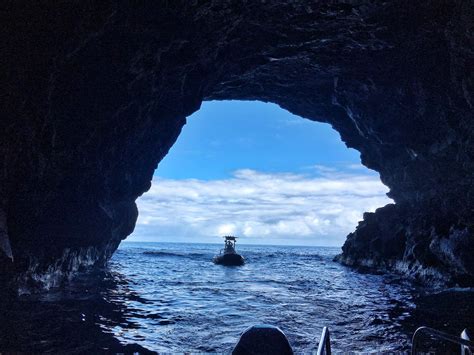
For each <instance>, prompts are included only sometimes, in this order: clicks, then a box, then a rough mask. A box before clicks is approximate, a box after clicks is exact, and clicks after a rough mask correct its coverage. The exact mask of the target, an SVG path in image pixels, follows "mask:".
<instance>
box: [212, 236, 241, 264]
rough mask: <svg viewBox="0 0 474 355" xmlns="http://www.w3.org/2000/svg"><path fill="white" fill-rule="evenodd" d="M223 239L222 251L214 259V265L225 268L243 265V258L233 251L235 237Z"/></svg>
mask: <svg viewBox="0 0 474 355" xmlns="http://www.w3.org/2000/svg"><path fill="white" fill-rule="evenodd" d="M224 239H225V241H224V249H221V251H220V252H219V254H218V255H216V256H215V257H214V259H213V261H214V264H219V265H226V266H238V265H243V264H244V263H245V259H244V257H243V256H242V255H240V254H238V253H237V252H236V251H235V242H236V240H237V237H234V236H231V235H226V236H224Z"/></svg>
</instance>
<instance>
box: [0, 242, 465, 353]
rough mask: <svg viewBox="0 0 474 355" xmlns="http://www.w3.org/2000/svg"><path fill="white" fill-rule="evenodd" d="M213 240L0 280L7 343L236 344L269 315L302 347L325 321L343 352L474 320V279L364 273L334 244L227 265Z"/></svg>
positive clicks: (136, 250) (84, 348) (401, 345)
mask: <svg viewBox="0 0 474 355" xmlns="http://www.w3.org/2000/svg"><path fill="white" fill-rule="evenodd" d="M212 248H213V246H206V245H201V246H199V245H197V246H196V245H193V246H182V245H177V244H174V245H172V244H170V245H162V244H161V245H158V246H157V245H151V246H150V245H138V246H134V247H124V248H122V249H121V250H119V251H118V253H117V254H116V255H115V256H114V258H113V260H112V262H111V263H110V265H109V270H105V271H101V272H97V273H95V274H89V275H83V276H81V277H78V278H77V279H76V280H75V281H74V282H72V283H71V284H70V285H68V287H66V288H64V289H62V290H55V291H52V292H51V291H50V292H48V293H45V294H40V295H31V296H22V297H16V296H14V295H13V294H8V293H7V292H6V291H3V294H2V295H1V296H2V297H1V298H0V332H1V333H0V349H2V350H4V351H22V352H32V351H35V352H48V351H50V352H73V351H74V352H79V353H81V352H89V353H91V352H103V351H109V352H132V351H136V350H140V351H141V352H146V350H145V348H146V349H150V350H154V351H159V352H183V351H191V352H229V351H230V350H231V349H232V347H233V345H234V344H235V342H236V341H237V339H238V336H239V334H240V333H241V332H242V331H243V330H245V329H246V328H247V327H248V326H250V325H254V324H258V323H270V324H274V325H276V326H279V327H280V328H281V329H283V330H284V332H285V333H286V334H287V336H288V338H289V340H290V343H291V344H292V346H293V347H294V349H295V350H296V351H300V352H303V351H304V352H308V351H314V350H315V349H316V347H317V339H318V337H319V334H320V333H321V329H322V327H323V326H325V325H327V326H329V327H330V329H331V336H332V339H333V347H334V349H335V350H336V351H373V350H377V351H407V350H409V347H410V337H411V334H412V333H413V331H414V330H415V329H416V328H417V327H418V326H420V325H428V326H431V327H434V328H437V329H440V330H446V331H449V332H450V333H452V334H459V333H460V331H461V330H462V329H463V328H464V327H469V326H470V327H473V326H474V317H473V316H472V315H473V314H474V297H473V295H474V292H473V291H472V290H471V291H469V290H463V291H449V292H442V293H436V292H434V291H433V290H427V289H426V288H421V287H419V286H417V285H414V284H411V283H410V282H407V281H404V280H402V279H400V278H398V277H395V276H390V275H372V274H361V273H358V272H355V271H354V270H352V269H349V268H346V267H343V266H341V265H339V264H337V263H334V262H332V257H333V255H334V253H335V252H337V250H331V249H324V248H313V249H307V248H306V249H298V248H291V247H263V248H262V247H244V246H241V248H240V250H241V251H242V253H243V254H244V255H245V256H246V259H247V260H248V263H247V265H245V266H244V267H238V268H226V267H221V266H215V265H213V264H212V263H211V262H210V260H211V259H212V255H213V251H214V250H213V249H212ZM127 344H128V345H127ZM445 349H446V351H451V350H452V349H449V348H445Z"/></svg>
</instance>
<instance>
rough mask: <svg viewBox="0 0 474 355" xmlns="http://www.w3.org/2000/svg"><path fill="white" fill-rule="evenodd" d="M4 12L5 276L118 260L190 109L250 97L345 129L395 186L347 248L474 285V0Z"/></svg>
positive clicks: (103, 5) (295, 0)
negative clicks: (389, 201)
mask: <svg viewBox="0 0 474 355" xmlns="http://www.w3.org/2000/svg"><path fill="white" fill-rule="evenodd" d="M2 7H3V10H2V11H1V12H0V20H1V23H2V33H1V35H0V36H1V43H2V56H1V57H0V63H1V67H2V71H1V74H0V75H1V78H2V84H3V85H2V89H1V90H2V93H1V97H2V99H3V100H2V101H3V107H2V119H1V128H2V129H1V130H0V154H1V155H0V156H1V158H0V159H1V160H0V201H2V206H3V207H2V208H3V209H4V211H5V214H6V218H7V221H8V236H9V240H10V244H11V249H12V254H13V256H14V258H15V259H14V260H15V261H14V263H13V266H12V263H11V262H9V263H7V262H6V261H5V262H4V261H3V259H2V261H1V262H0V264H1V269H2V270H1V271H2V275H6V274H9V275H12V276H18V275H21V276H22V277H23V276H25V275H29V277H28V279H33V280H34V279H37V280H44V279H45V278H46V279H48V278H47V277H46V276H45V275H46V274H48V275H51V274H53V275H64V274H67V273H69V272H71V271H75V270H79V269H81V268H82V267H87V266H90V265H102V264H103V263H104V262H105V261H106V260H107V258H108V257H110V255H112V253H113V251H114V250H115V249H116V248H117V246H118V244H119V243H120V241H121V240H122V239H123V238H125V237H126V236H127V235H128V234H129V233H131V231H132V230H133V227H134V224H135V220H136V217H137V209H136V205H135V202H134V201H135V199H136V198H137V197H138V196H140V195H141V194H142V193H144V192H145V191H147V189H148V188H149V187H150V180H151V177H152V174H153V171H154V169H155V168H156V167H157V164H158V162H159V161H160V160H161V159H162V158H163V157H164V156H165V155H166V153H167V152H168V150H169V148H170V147H171V146H172V144H173V143H174V141H175V139H176V138H177V136H178V135H179V133H180V130H181V127H182V126H183V125H184V123H185V117H186V116H188V115H190V114H191V113H192V112H194V111H196V110H198V109H199V107H200V104H201V102H202V101H203V100H213V99H245V100H262V101H270V102H274V103H277V104H279V105H280V106H281V107H283V108H285V109H287V110H289V111H291V112H293V113H295V114H297V115H300V116H302V117H305V118H308V119H311V120H315V121H322V122H328V123H330V124H331V125H332V126H333V127H334V128H335V129H336V130H337V131H338V132H339V133H340V134H341V138H342V139H343V141H344V142H345V143H346V144H347V146H349V147H352V148H355V149H357V150H359V151H360V152H361V160H362V163H363V164H364V165H366V166H367V167H369V168H371V169H374V170H376V171H378V172H379V173H380V176H381V179H382V181H383V182H384V183H385V184H386V185H387V186H388V187H389V188H390V193H389V195H390V196H391V197H392V198H393V199H394V201H395V203H396V205H395V207H387V208H384V209H381V210H378V211H377V212H376V213H375V215H370V214H368V215H366V220H365V222H363V223H362V224H361V225H359V227H358V229H357V231H356V232H355V233H354V234H352V235H350V236H349V239H348V241H347V243H346V245H345V246H344V249H343V254H342V257H341V260H343V261H345V262H348V263H351V264H353V265H359V264H367V263H368V260H371V261H370V263H371V265H372V266H374V267H389V268H391V269H393V268H395V269H396V268H398V269H400V268H406V270H407V272H408V274H410V275H413V276H416V275H418V276H421V277H424V276H423V275H425V274H426V270H431V271H433V273H434V274H436V275H438V274H439V275H442V277H441V276H440V278H441V279H443V280H449V281H453V282H457V281H456V280H458V279H459V280H460V279H462V280H464V281H463V282H471V281H466V280H472V276H473V275H474V270H473V268H472V263H470V262H468V261H467V259H466V258H468V257H466V256H464V255H466V254H469V252H466V250H470V249H468V248H471V245H472V239H473V235H472V234H473V233H472V230H473V221H474V218H473V217H474V183H473V171H474V163H473V162H474V144H473V139H474V138H473V137H474V134H473V131H474V130H473V127H474V119H473V118H474V117H473V103H474V95H473V93H474V90H473V86H474V79H473V70H472V68H473V64H474V54H473V50H472V48H474V43H473V28H472V23H473V22H474V21H473V20H474V15H473V13H474V9H473V8H474V6H473V4H472V1H464V0H454V1H452V0H451V1H443V0H439V1H432V0H430V1H429V0H424V1H416V2H415V1H412V2H399V1H385V2H376V1H368V0H357V1H343V0H340V1H337V0H336V1H331V2H314V1H304V0H291V1H290V0H286V1H283V0H276V1H230V0H229V1H171V2H170V1H152V2H147V3H142V4H134V5H133V6H132V5H131V4H128V3H126V2H108V1H100V2H95V3H92V4H91V3H86V2H61V3H57V2H50V3H38V2H29V3H22V2H18V1H7V2H5V3H4V4H3V5H2ZM450 231H451V232H450ZM374 233H375V234H377V235H374ZM362 246H365V247H364V248H362ZM471 250H472V249H471ZM364 255H365V257H364ZM458 257H461V259H462V260H459V259H458ZM5 259H6V260H9V259H8V258H5ZM397 265H398V266H397ZM431 271H430V272H431ZM33 275H36V276H33ZM40 283H41V282H40Z"/></svg>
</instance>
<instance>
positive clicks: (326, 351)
mask: <svg viewBox="0 0 474 355" xmlns="http://www.w3.org/2000/svg"><path fill="white" fill-rule="evenodd" d="M316 354H317V355H331V339H330V338H329V329H328V327H324V328H323V332H322V333H321V339H319V345H318V351H317V352H316Z"/></svg>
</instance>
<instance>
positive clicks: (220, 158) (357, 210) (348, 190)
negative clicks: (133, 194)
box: [127, 101, 392, 247]
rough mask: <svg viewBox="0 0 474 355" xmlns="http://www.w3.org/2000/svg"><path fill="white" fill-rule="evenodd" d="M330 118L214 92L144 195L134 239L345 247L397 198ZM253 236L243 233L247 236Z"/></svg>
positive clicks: (131, 239)
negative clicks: (370, 215) (369, 216)
mask: <svg viewBox="0 0 474 355" xmlns="http://www.w3.org/2000/svg"><path fill="white" fill-rule="evenodd" d="M386 192H387V189H386V187H385V186H383V184H382V183H381V182H380V180H379V177H378V174H376V173H375V172H373V171H370V170H369V169H367V168H365V167H364V166H363V165H362V164H360V158H359V154H358V152H356V151H355V150H353V149H348V148H347V147H346V146H345V145H344V144H343V142H341V139H340V137H339V135H338V134H337V132H336V131H334V130H333V129H332V128H331V127H330V126H329V125H328V124H323V123H319V122H313V121H309V120H305V119H303V118H301V117H297V116H295V115H292V114H290V113H289V112H288V111H286V110H283V109H281V108H280V107H278V106H277V105H275V104H270V103H263V102H258V101H208V102H204V103H203V105H202V106H201V108H200V110H199V111H197V112H196V113H194V114H193V115H191V116H190V117H188V118H187V124H186V125H185V126H184V127H183V130H182V131H181V134H180V136H179V137H178V139H177V141H176V143H175V144H174V145H173V147H172V148H171V149H170V151H169V153H168V154H167V156H166V157H165V158H164V159H163V160H162V161H161V162H160V164H159V165H158V168H157V170H156V171H155V174H154V178H153V182H152V187H151V189H150V190H149V191H148V192H147V193H145V194H144V195H143V196H142V197H141V198H139V199H138V200H137V205H138V211H139V217H138V220H137V224H136V227H135V231H134V233H132V234H131V235H130V236H129V237H128V238H127V241H142V242H143V241H162V242H173V241H180V242H197V243H198V242H204V243H207V242H213V243H216V242H218V243H220V242H221V240H220V239H219V238H217V237H218V236H222V235H226V234H235V235H238V236H239V237H241V239H240V243H251V244H285V243H286V244H290V245H315V246H332V247H336V246H337V247H341V246H342V244H343V242H344V240H345V237H346V236H347V234H349V233H350V232H351V231H352V230H353V229H354V228H355V226H356V225H357V222H358V221H360V220H361V219H362V215H363V213H364V212H367V211H370V212H373V211H375V209H376V208H378V207H382V206H384V205H386V204H387V203H390V202H392V201H390V200H389V199H388V198H387V197H386V196H385V194H386ZM242 237H243V238H242Z"/></svg>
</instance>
